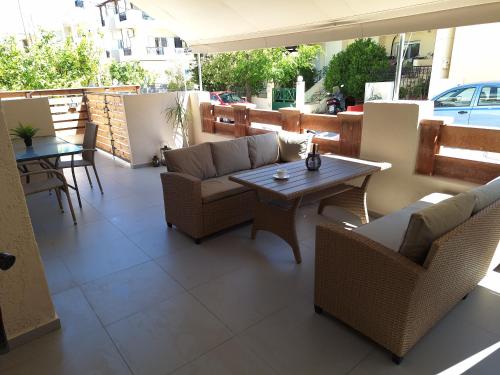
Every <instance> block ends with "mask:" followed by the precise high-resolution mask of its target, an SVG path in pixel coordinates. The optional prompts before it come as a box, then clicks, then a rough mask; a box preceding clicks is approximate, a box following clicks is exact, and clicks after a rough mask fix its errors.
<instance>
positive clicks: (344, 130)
mask: <svg viewBox="0 0 500 375" xmlns="http://www.w3.org/2000/svg"><path fill="white" fill-rule="evenodd" d="M200 112H201V117H202V130H203V131H204V132H206V133H218V134H224V135H231V136H234V137H244V136H248V135H254V134H262V133H267V132H270V131H272V130H270V129H266V128H265V127H260V126H255V124H266V125H276V126H279V127H281V129H283V130H286V131H292V132H298V133H304V132H306V131H307V130H312V131H316V132H329V133H336V136H335V137H331V138H322V137H320V136H316V137H315V138H314V142H315V143H319V144H320V150H321V152H323V153H329V152H331V153H335V154H339V155H345V156H352V157H359V154H360V149H361V132H362V126H363V114H360V113H340V114H339V115H338V116H330V115H319V114H306V113H302V112H301V111H300V110H298V109H296V108H281V109H280V110H278V111H269V110H261V109H252V108H247V107H246V106H244V105H237V104H235V105H233V106H231V107H229V106H221V105H212V104H211V103H200ZM228 120H230V121H228Z"/></svg>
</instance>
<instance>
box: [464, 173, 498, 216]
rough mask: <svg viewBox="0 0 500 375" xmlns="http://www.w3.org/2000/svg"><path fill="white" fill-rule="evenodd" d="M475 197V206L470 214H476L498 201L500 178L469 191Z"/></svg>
mask: <svg viewBox="0 0 500 375" xmlns="http://www.w3.org/2000/svg"><path fill="white" fill-rule="evenodd" d="M471 193H473V194H474V195H475V196H476V204H475V205H474V209H473V210H472V214H477V213H478V212H479V211H481V210H482V209H484V208H486V207H488V206H489V205H490V204H492V203H493V202H495V201H496V200H499V199H500V177H497V178H495V179H494V180H492V181H490V182H488V183H487V184H486V185H481V186H479V187H478V188H475V189H473V190H471Z"/></svg>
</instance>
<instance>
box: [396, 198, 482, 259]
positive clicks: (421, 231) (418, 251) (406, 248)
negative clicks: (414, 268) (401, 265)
mask: <svg viewBox="0 0 500 375" xmlns="http://www.w3.org/2000/svg"><path fill="white" fill-rule="evenodd" d="M474 202H475V196H474V195H473V194H472V193H470V192H468V193H462V194H458V195H456V196H454V197H452V198H449V199H445V200H444V201H442V202H439V203H437V204H434V205H432V206H429V207H426V208H424V209H422V210H420V211H418V212H415V213H414V214H412V215H411V217H410V222H409V224H408V228H407V229H406V233H405V236H404V239H403V243H402V244H401V247H400V248H399V252H400V253H401V254H402V255H404V256H406V257H407V258H409V259H411V260H412V261H414V262H416V263H418V264H423V263H424V261H425V258H427V253H428V252H429V249H430V247H431V245H432V243H433V242H434V241H435V240H437V239H438V238H439V237H441V236H442V235H444V234H445V233H447V232H449V231H450V230H452V229H454V228H455V227H457V226H459V225H460V224H462V223H463V222H464V221H466V220H467V219H468V218H469V217H470V215H471V213H472V209H473V207H474Z"/></svg>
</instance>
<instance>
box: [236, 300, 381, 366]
mask: <svg viewBox="0 0 500 375" xmlns="http://www.w3.org/2000/svg"><path fill="white" fill-rule="evenodd" d="M241 337H242V339H243V341H244V342H245V343H246V344H248V345H249V346H250V347H251V348H252V349H253V350H254V351H255V353H256V354H257V355H258V356H259V357H261V358H263V359H264V360H265V361H266V362H267V363H269V364H270V365H271V366H272V367H273V368H274V369H276V370H277V371H278V372H279V373H280V374H288V375H292V374H345V373H347V372H348V371H349V370H351V369H352V368H354V367H355V366H356V364H358V363H359V362H360V361H361V360H362V359H363V358H365V357H366V355H367V354H368V353H370V352H371V351H372V350H374V345H373V344H372V343H371V342H369V341H368V340H367V339H365V338H363V337H361V336H360V335H358V334H356V333H355V332H354V331H352V330H351V329H349V328H348V327H346V326H344V325H343V324H341V323H339V322H337V321H335V320H333V319H331V318H328V317H325V316H322V315H317V314H315V313H314V310H313V306H312V305H311V304H309V303H305V302H304V303H297V304H295V305H293V306H290V307H287V308H285V309H283V310H281V311H279V312H277V313H275V314H273V315H271V316H269V317H267V318H265V319H264V320H263V321H262V322H260V323H259V324H257V325H255V326H253V327H251V328H249V329H248V330H247V331H245V332H244V333H243V334H241Z"/></svg>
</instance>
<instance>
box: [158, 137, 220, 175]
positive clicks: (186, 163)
mask: <svg viewBox="0 0 500 375" xmlns="http://www.w3.org/2000/svg"><path fill="white" fill-rule="evenodd" d="M165 162H166V163H167V170H168V171H169V172H178V173H186V174H188V175H191V176H193V177H197V178H199V179H202V180H205V179H207V178H212V177H215V176H216V174H217V172H216V170H215V166H214V162H213V160H212V151H211V148H210V144H209V143H201V144H199V145H196V146H191V147H186V148H179V149H177V150H169V151H165Z"/></svg>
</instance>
